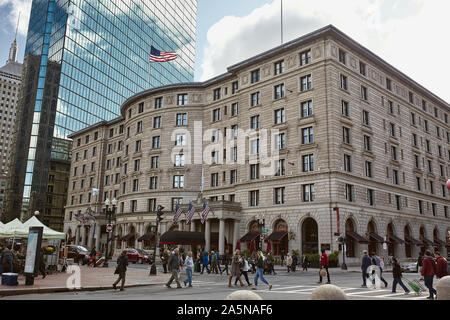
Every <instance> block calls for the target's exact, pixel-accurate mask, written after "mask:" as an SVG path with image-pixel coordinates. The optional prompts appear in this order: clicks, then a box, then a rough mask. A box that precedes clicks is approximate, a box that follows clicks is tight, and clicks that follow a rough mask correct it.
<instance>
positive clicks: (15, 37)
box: [14, 11, 22, 40]
mask: <svg viewBox="0 0 450 320" xmlns="http://www.w3.org/2000/svg"><path fill="white" fill-rule="evenodd" d="M21 13H22V12H20V11H19V17H18V18H17V26H16V35H15V36H14V40H17V31H18V30H19V21H20V14H21Z"/></svg>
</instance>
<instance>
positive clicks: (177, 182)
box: [173, 176, 184, 189]
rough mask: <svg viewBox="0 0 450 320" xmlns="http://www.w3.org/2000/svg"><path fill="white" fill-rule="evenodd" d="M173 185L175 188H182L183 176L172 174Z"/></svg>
mask: <svg viewBox="0 0 450 320" xmlns="http://www.w3.org/2000/svg"><path fill="white" fill-rule="evenodd" d="M173 187H174V188H175V189H182V188H184V176H173Z"/></svg>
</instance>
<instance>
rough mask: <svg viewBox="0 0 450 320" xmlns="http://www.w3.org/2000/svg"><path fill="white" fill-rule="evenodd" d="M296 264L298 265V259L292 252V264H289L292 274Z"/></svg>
mask: <svg viewBox="0 0 450 320" xmlns="http://www.w3.org/2000/svg"><path fill="white" fill-rule="evenodd" d="M297 263H298V257H297V255H296V254H295V252H293V254H292V264H291V270H292V272H295V267H297Z"/></svg>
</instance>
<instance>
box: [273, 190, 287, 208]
mask: <svg viewBox="0 0 450 320" xmlns="http://www.w3.org/2000/svg"><path fill="white" fill-rule="evenodd" d="M284 190H285V188H284V187H281V188H275V189H274V204H283V203H284Z"/></svg>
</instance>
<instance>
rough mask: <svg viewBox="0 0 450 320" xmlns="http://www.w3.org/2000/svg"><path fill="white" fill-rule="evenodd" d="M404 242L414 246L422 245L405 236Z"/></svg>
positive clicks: (420, 242)
mask: <svg viewBox="0 0 450 320" xmlns="http://www.w3.org/2000/svg"><path fill="white" fill-rule="evenodd" d="M405 242H406V243H410V244H415V245H416V246H422V245H423V243H422V241H419V240H416V239H414V238H411V237H408V236H405Z"/></svg>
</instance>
